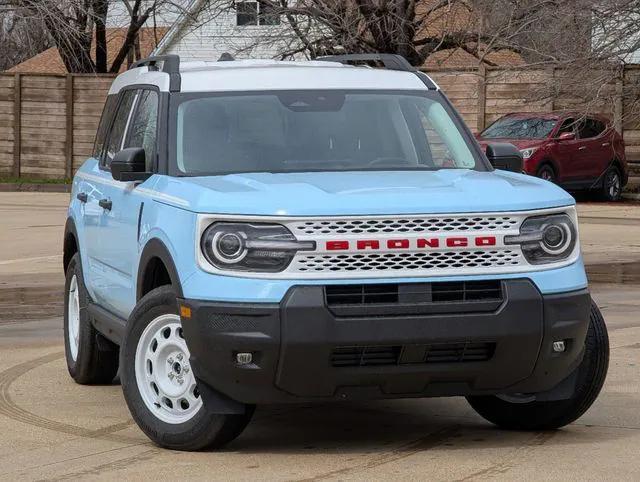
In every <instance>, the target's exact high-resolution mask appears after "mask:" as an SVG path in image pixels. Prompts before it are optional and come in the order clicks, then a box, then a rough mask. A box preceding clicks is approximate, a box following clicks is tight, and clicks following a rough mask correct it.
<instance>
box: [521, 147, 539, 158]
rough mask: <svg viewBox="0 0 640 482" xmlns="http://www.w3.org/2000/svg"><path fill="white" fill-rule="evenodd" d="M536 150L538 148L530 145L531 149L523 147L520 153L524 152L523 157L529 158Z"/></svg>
mask: <svg viewBox="0 0 640 482" xmlns="http://www.w3.org/2000/svg"><path fill="white" fill-rule="evenodd" d="M534 152H536V148H535V147H530V148H529V149H522V150H521V151H520V153H521V154H522V158H523V159H529V158H530V157H531V156H533V153H534Z"/></svg>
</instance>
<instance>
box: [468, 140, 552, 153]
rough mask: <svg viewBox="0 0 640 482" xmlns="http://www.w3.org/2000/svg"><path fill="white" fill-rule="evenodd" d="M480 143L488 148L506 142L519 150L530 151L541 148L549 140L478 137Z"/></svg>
mask: <svg viewBox="0 0 640 482" xmlns="http://www.w3.org/2000/svg"><path fill="white" fill-rule="evenodd" d="M477 139H478V143H479V144H480V145H481V146H482V147H483V148H485V147H487V144H492V143H497V142H500V143H502V142H506V143H508V144H513V145H514V146H516V147H517V148H518V149H520V150H522V149H529V148H530V147H540V146H541V145H542V144H544V143H545V142H546V141H547V140H546V139H506V138H495V139H494V138H491V139H485V138H483V137H478V138H477Z"/></svg>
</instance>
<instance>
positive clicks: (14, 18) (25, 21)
mask: <svg viewBox="0 0 640 482" xmlns="http://www.w3.org/2000/svg"><path fill="white" fill-rule="evenodd" d="M50 46H51V38H50V37H49V35H48V34H47V32H46V31H45V30H44V28H43V25H42V22H41V20H40V19H38V18H32V17H26V16H22V15H14V13H13V12H12V11H10V10H3V9H2V8H1V6H0V71H2V70H7V69H10V68H11V67H13V66H14V65H16V64H19V63H20V62H23V61H25V60H26V59H29V58H31V57H33V56H34V55H36V54H38V53H40V52H42V51H43V50H45V49H47V48H49V47H50Z"/></svg>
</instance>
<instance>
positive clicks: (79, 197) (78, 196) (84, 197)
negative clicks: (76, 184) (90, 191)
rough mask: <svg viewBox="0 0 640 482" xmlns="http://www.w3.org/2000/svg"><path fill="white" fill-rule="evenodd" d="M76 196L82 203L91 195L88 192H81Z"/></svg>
mask: <svg viewBox="0 0 640 482" xmlns="http://www.w3.org/2000/svg"><path fill="white" fill-rule="evenodd" d="M76 197H77V198H78V201H80V202H81V203H86V202H87V199H88V198H89V196H87V193H86V192H79V193H78V194H77V195H76Z"/></svg>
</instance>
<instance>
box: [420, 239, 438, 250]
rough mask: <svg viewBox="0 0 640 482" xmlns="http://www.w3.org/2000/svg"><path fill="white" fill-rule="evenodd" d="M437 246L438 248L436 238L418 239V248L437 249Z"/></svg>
mask: <svg viewBox="0 0 640 482" xmlns="http://www.w3.org/2000/svg"><path fill="white" fill-rule="evenodd" d="M438 246H440V240H439V239H438V238H431V239H424V238H420V239H418V248H427V247H428V248H437V247H438Z"/></svg>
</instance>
